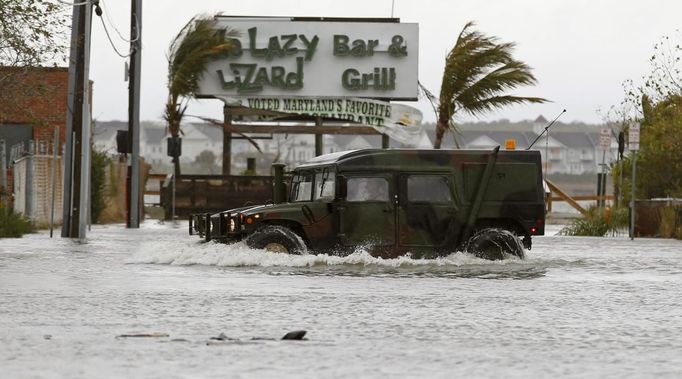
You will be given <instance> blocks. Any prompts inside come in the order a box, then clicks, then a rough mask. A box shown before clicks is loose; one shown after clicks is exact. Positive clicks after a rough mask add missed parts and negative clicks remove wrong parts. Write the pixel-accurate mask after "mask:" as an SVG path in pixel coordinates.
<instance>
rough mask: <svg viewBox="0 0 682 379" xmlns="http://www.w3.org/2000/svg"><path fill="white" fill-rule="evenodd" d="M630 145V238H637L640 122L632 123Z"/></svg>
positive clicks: (629, 137) (629, 135)
mask: <svg viewBox="0 0 682 379" xmlns="http://www.w3.org/2000/svg"><path fill="white" fill-rule="evenodd" d="M628 147H629V150H630V151H631V152H632V197H631V198H630V239H631V240H634V239H635V188H636V183H637V182H636V180H635V178H636V176H635V174H636V172H637V170H636V167H637V151H638V150H639V123H638V122H635V123H632V124H630V132H629V134H628Z"/></svg>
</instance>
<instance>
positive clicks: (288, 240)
mask: <svg viewBox="0 0 682 379" xmlns="http://www.w3.org/2000/svg"><path fill="white" fill-rule="evenodd" d="M246 244H247V245H248V246H249V247H250V248H252V249H264V250H267V251H270V252H274V253H285V254H296V255H301V254H307V253H308V249H307V248H306V246H305V242H303V239H302V238H301V237H300V236H299V235H298V234H296V233H295V232H294V231H292V230H291V229H289V228H287V227H285V226H280V225H266V226H263V227H261V228H260V229H258V230H256V231H255V232H253V234H251V235H250V236H248V237H247V238H246Z"/></svg>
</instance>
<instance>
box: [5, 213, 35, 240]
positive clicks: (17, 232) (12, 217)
mask: <svg viewBox="0 0 682 379" xmlns="http://www.w3.org/2000/svg"><path fill="white" fill-rule="evenodd" d="M34 231H35V227H34V226H33V224H32V223H31V221H29V220H28V219H27V218H26V217H24V216H23V215H20V214H18V213H14V211H12V210H11V209H8V208H6V207H1V206H0V238H19V237H21V236H23V235H24V234H26V233H32V232H34Z"/></svg>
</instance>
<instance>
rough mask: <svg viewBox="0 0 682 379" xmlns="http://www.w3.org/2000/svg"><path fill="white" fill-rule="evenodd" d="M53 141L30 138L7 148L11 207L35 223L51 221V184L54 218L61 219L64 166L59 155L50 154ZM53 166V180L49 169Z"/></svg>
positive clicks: (57, 221) (43, 223) (40, 223)
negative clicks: (9, 166) (10, 177)
mask: <svg viewBox="0 0 682 379" xmlns="http://www.w3.org/2000/svg"><path fill="white" fill-rule="evenodd" d="M53 152H54V151H53V145H52V143H51V142H47V141H29V142H28V143H21V144H17V145H14V146H12V147H11V148H10V159H11V160H10V164H11V165H12V174H13V180H12V184H13V185H12V187H13V188H12V193H13V195H14V211H15V212H18V213H21V214H23V215H25V216H26V217H28V218H30V219H31V220H32V221H33V222H35V223H36V224H38V225H47V224H49V222H50V219H51V214H52V204H53V199H52V197H53V187H54V221H55V223H60V222H61V220H62V194H63V190H62V183H63V175H64V172H63V167H62V161H61V156H59V155H57V157H56V160H55V157H54V156H53ZM53 168H54V169H55V177H54V181H53V180H52V169H53Z"/></svg>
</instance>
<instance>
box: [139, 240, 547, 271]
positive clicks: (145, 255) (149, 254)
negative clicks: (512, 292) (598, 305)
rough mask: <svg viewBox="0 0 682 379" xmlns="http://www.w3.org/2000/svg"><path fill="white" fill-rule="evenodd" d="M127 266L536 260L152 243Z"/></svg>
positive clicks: (534, 261)
mask: <svg viewBox="0 0 682 379" xmlns="http://www.w3.org/2000/svg"><path fill="white" fill-rule="evenodd" d="M128 263H146V264H168V265H205V266H219V267H315V266H379V267H393V268H409V267H422V266H430V267H434V268H435V267H465V266H482V265H484V266H486V267H490V268H492V267H505V266H510V267H517V266H521V267H523V266H528V265H537V264H538V261H537V259H532V258H530V259H525V260H521V259H518V258H514V257H512V258H509V259H506V260H503V261H489V260H485V259H481V258H477V257H475V256H473V255H470V254H466V253H461V252H455V253H452V254H450V255H447V256H444V257H439V258H434V259H415V258H412V257H410V256H409V255H406V256H402V257H398V258H393V259H384V258H378V257H373V256H371V255H370V254H369V253H368V251H367V250H366V249H365V248H364V247H358V248H357V249H356V250H355V251H354V252H353V253H352V254H350V255H347V256H337V255H330V254H307V255H289V254H279V253H273V252H268V251H265V250H256V249H251V248H249V247H248V246H246V244H245V243H243V242H238V243H234V244H229V245H226V244H222V243H218V242H213V241H211V242H208V243H204V242H197V241H168V242H164V241H154V242H145V243H143V244H142V245H140V247H139V249H138V251H136V252H135V253H134V254H133V255H132V256H131V257H130V258H129V259H128Z"/></svg>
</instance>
